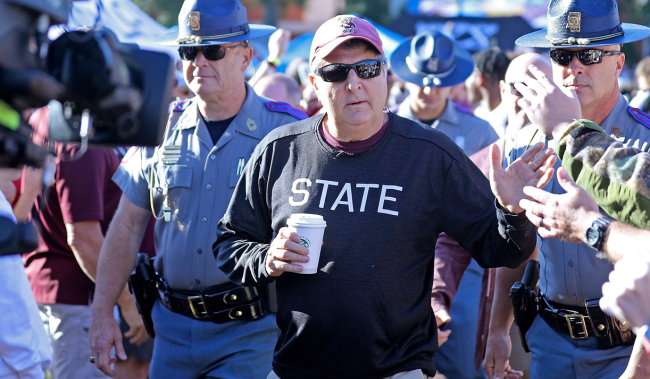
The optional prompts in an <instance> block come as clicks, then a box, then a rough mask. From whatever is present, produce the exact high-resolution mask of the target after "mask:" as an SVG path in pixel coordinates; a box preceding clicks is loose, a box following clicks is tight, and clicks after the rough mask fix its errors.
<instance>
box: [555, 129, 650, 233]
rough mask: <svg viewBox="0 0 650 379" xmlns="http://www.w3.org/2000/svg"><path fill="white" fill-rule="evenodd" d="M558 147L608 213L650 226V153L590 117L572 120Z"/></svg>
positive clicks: (565, 163)
mask: <svg viewBox="0 0 650 379" xmlns="http://www.w3.org/2000/svg"><path fill="white" fill-rule="evenodd" d="M557 151H558V157H560V159H561V160H562V166H563V167H564V168H565V169H566V170H567V172H568V173H569V175H570V176H571V177H572V178H573V179H574V180H575V181H576V183H577V184H578V185H579V186H580V187H582V188H584V189H585V190H586V191H587V193H589V195H591V196H592V197H593V198H594V199H595V200H596V202H597V203H598V205H599V206H600V207H602V208H603V209H604V210H605V212H607V214H609V215H610V216H612V217H614V218H615V219H617V220H619V221H622V222H625V223H628V224H633V225H636V226H640V227H650V218H648V217H647V214H648V212H649V211H650V181H649V180H648V178H647V175H646V173H647V172H648V170H649V169H650V154H648V153H646V152H643V151H641V150H639V149H636V148H634V147H628V146H625V145H623V144H622V143H620V142H618V141H616V140H615V139H613V138H611V137H609V136H608V135H606V134H605V133H604V132H603V130H602V129H601V128H600V127H599V126H598V125H596V124H594V123H593V122H591V121H588V120H577V121H574V122H573V123H572V124H570V125H569V127H568V129H567V130H566V132H565V133H563V134H562V135H561V136H560V137H559V141H558V148H557ZM612 194H617V195H616V196H612Z"/></svg>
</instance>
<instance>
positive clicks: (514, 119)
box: [499, 53, 553, 140]
mask: <svg viewBox="0 0 650 379" xmlns="http://www.w3.org/2000/svg"><path fill="white" fill-rule="evenodd" d="M531 64H533V65H535V66H537V68H539V69H540V70H542V72H544V74H546V75H547V76H548V77H549V78H552V77H553V71H552V69H551V59H550V58H549V57H548V56H544V55H541V54H537V53H526V54H522V55H520V56H518V57H516V58H515V59H513V60H512V61H511V62H510V65H509V66H508V70H507V71H506V75H505V80H502V81H501V82H500V83H499V89H500V91H501V101H502V103H503V104H504V106H505V107H506V110H507V112H508V125H507V127H506V134H507V135H508V137H509V138H510V139H511V140H514V139H515V138H516V136H517V133H519V131H520V130H521V128H523V127H524V125H526V124H528V123H529V121H528V117H527V116H526V113H525V112H524V111H523V110H522V109H521V108H520V107H519V105H517V100H519V99H520V98H521V94H520V93H519V92H518V91H517V90H516V89H515V87H514V86H513V84H514V83H515V82H522V81H523V80H524V74H528V75H529V76H533V75H532V74H531V73H530V71H528V66H530V65H531Z"/></svg>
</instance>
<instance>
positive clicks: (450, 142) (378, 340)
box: [0, 0, 650, 379]
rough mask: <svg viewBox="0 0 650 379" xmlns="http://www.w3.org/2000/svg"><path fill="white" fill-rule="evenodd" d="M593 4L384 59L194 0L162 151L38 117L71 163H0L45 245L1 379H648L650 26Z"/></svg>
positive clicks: (422, 37)
mask: <svg viewBox="0 0 650 379" xmlns="http://www.w3.org/2000/svg"><path fill="white" fill-rule="evenodd" d="M591 3H592V2H588V1H582V0H571V1H569V0H552V1H551V2H550V5H549V10H548V28H547V29H544V30H541V31H538V32H534V33H531V34H528V35H525V36H521V37H520V38H519V39H518V40H517V44H518V45H521V46H525V47H529V48H533V49H538V50H537V51H540V52H541V51H543V50H544V49H546V50H549V52H548V53H546V52H544V53H537V52H532V51H533V50H532V49H531V52H527V53H523V54H518V55H515V54H514V53H511V52H504V51H501V50H499V49H498V48H490V49H486V50H483V51H479V52H477V53H475V54H474V55H472V54H470V53H469V52H468V51H467V50H465V49H464V48H463V47H462V46H461V45H460V44H458V43H457V42H456V41H454V40H453V39H452V38H450V37H449V36H447V35H445V34H443V33H442V32H440V31H438V30H435V29H433V30H428V31H424V32H422V33H420V34H418V35H416V36H413V37H411V38H408V39H406V40H405V41H404V42H402V43H401V44H400V45H399V46H398V47H397V48H396V49H395V51H394V52H393V53H392V54H391V55H390V57H387V56H386V54H385V52H384V48H383V44H382V40H381V38H380V37H379V34H378V32H377V30H376V29H375V27H374V26H373V25H372V24H371V23H370V22H368V21H367V20H365V19H363V18H361V17H358V16H354V15H339V16H336V17H334V18H332V19H330V20H328V21H326V22H325V23H323V24H322V25H321V26H320V27H319V28H318V30H317V32H316V34H315V36H314V40H313V42H312V45H311V49H310V54H309V59H308V60H304V59H297V60H295V61H293V62H290V63H289V64H288V65H287V66H286V69H285V70H284V72H279V70H278V67H279V66H280V59H281V57H282V55H283V54H284V52H285V51H286V49H287V46H288V43H289V40H290V33H289V32H287V31H286V30H282V29H277V30H276V28H274V27H271V26H267V25H254V24H249V23H248V20H247V14H246V8H245V7H244V6H243V5H242V4H241V3H240V2H239V0H202V1H198V0H186V1H185V3H184V5H183V8H182V9H181V11H180V14H179V16H178V20H179V30H178V31H175V32H170V33H168V34H165V35H162V36H160V37H158V38H157V39H156V40H155V42H157V43H159V44H161V45H166V46H175V47H178V50H179V57H180V63H179V65H178V68H179V70H178V72H177V85H176V88H175V89H174V93H173V96H174V97H175V98H176V100H175V101H174V102H173V103H172V104H171V105H170V108H169V120H168V122H167V127H166V130H165V133H164V137H163V142H162V143H161V144H160V145H159V146H157V147H155V148H154V147H137V146H134V147H130V148H128V151H127V150H125V149H112V148H101V147H90V148H88V150H87V151H86V152H85V153H84V154H83V155H81V156H80V157H79V156H78V155H79V154H77V152H78V150H79V146H76V145H72V144H62V143H57V142H52V141H50V140H49V138H48V133H47V126H48V121H49V112H48V109H47V108H40V109H35V110H33V111H31V112H29V114H25V117H26V118H28V119H29V123H30V125H31V126H32V128H33V130H34V134H33V137H32V138H33V140H34V142H35V143H37V144H39V145H41V146H50V147H51V149H52V151H53V153H54V154H55V156H56V172H55V174H54V177H53V178H49V179H48V178H44V177H43V175H44V170H37V169H33V168H29V167H25V168H24V169H22V171H21V170H17V169H16V170H9V169H2V170H0V200H1V201H0V215H2V216H6V217H10V218H11V219H12V220H14V221H16V222H23V221H26V220H33V221H34V222H35V223H36V224H37V225H39V238H40V244H39V247H38V248H37V249H36V250H35V251H34V252H32V253H29V254H26V255H23V256H22V260H21V257H20V256H16V255H14V256H7V257H0V279H1V280H4V283H5V287H6V288H7V289H8V291H7V294H6V296H4V295H3V296H1V297H0V303H2V304H4V305H3V307H2V309H3V311H5V312H4V313H5V315H3V322H2V323H3V324H4V328H3V330H4V331H3V333H2V334H1V335H0V356H1V357H2V360H0V378H44V377H46V375H47V377H49V378H52V379H56V378H59V379H65V378H105V377H117V378H133V379H136V378H143V379H144V378H152V379H156V378H222V379H243V378H246V379H248V378H251V379H256V378H259V379H263V378H268V379H294V378H295V379H299V378H300V379H302V378H309V379H312V378H314V379H321V378H322V379H325V378H369V379H371V378H372V379H384V378H386V379H389V378H390V379H421V378H422V379H426V378H437V379H440V378H449V379H474V378H477V379H478V378H485V377H487V378H489V379H494V378H499V379H505V378H509V379H513V378H518V377H521V376H523V375H526V376H527V377H530V378H533V379H540V378H567V379H571V378H576V379H578V378H603V379H609V378H612V379H618V378H625V379H630V378H648V377H650V341H649V340H648V338H647V337H646V335H645V334H646V331H647V329H648V325H650V301H649V300H650V298H648V296H647V291H648V290H650V254H648V252H647V251H645V250H647V247H646V246H648V245H645V243H647V241H649V240H650V233H649V232H648V231H647V230H646V229H645V228H648V227H650V216H649V211H650V209H649V207H650V200H649V199H650V189H649V187H650V183H649V182H648V179H647V177H648V175H647V172H648V171H647V170H648V169H649V168H650V155H649V154H648V151H649V150H650V116H648V115H647V114H646V113H645V111H646V110H648V108H650V105H649V104H650V100H649V99H650V96H648V94H649V93H650V58H646V59H644V60H642V61H641V62H640V63H639V64H638V66H637V68H636V71H635V73H636V75H637V81H638V91H637V94H636V96H635V97H634V98H633V99H632V100H631V101H630V102H628V99H627V98H626V97H624V96H623V95H622V94H621V89H620V88H619V82H618V77H619V75H620V73H621V72H622V70H623V69H624V67H625V63H626V62H625V54H623V53H622V52H621V46H622V45H623V44H625V43H630V42H634V41H639V40H643V39H645V38H649V37H650V28H648V27H645V26H640V25H634V24H627V23H621V22H620V20H619V14H618V9H617V6H616V2H615V1H614V0H599V1H598V3H599V6H598V7H594V6H592V4H591ZM263 36H270V37H269V56H268V57H266V59H265V60H263V61H262V63H261V64H260V65H259V67H257V70H256V73H255V75H254V76H253V77H252V78H246V77H245V73H246V71H247V68H248V67H249V65H250V64H251V61H252V59H253V54H254V52H253V49H252V47H251V46H250V45H249V41H250V40H252V39H255V38H260V37H263ZM45 175H47V173H46V174H45ZM19 176H20V177H19ZM50 181H51V182H52V185H51V186H49V187H48V188H44V186H43V183H44V182H50ZM304 213H306V214H316V215H319V216H322V217H323V219H324V220H325V221H326V223H327V226H326V228H325V232H324V237H323V244H322V247H321V251H320V258H319V261H318V262H319V263H318V271H317V272H316V273H315V274H306V273H302V272H303V266H302V265H301V264H300V263H301V262H303V263H306V262H309V261H310V260H311V259H314V258H313V257H312V256H311V255H310V246H309V245H308V244H305V243H304V241H302V240H301V236H300V235H299V234H298V233H296V232H295V231H292V230H291V229H289V228H288V227H287V219H289V217H290V216H291V215H292V214H304ZM311 248H312V249H313V247H311ZM138 253H145V254H146V255H147V256H148V258H147V259H146V260H145V262H147V263H150V265H151V268H152V271H151V272H152V273H153V272H154V271H155V275H154V274H152V276H154V278H152V279H153V280H154V281H155V286H156V289H155V290H154V292H153V296H154V297H155V302H154V303H153V308H152V309H150V312H149V311H148V310H147V309H146V307H144V306H143V304H136V299H135V297H134V292H136V291H135V290H133V288H132V289H131V290H130V287H129V283H128V281H129V277H130V276H131V275H132V271H133V270H134V267H135V265H136V255H137V254H138ZM537 262H538V263H537ZM23 266H24V267H23ZM530 268H536V270H537V271H538V273H539V281H538V282H537V281H535V282H534V283H532V284H525V283H524V282H525V280H523V278H524V276H525V275H526V276H528V274H529V272H532V270H530ZM522 283H524V284H523V285H524V286H527V285H530V286H531V288H529V289H528V288H527V287H526V288H527V289H526V290H527V291H528V292H527V293H528V294H530V297H529V299H530V302H528V303H524V305H522V303H519V302H517V301H516V300H515V296H514V295H511V293H512V292H511V288H512V289H513V290H514V288H515V287H517V286H519V287H517V288H521V284H522ZM511 297H512V298H511ZM515 322H516V324H517V325H515V326H513V323H515ZM5 331H10V332H5ZM154 335H155V338H154ZM520 344H521V346H519V345H520ZM524 351H525V352H530V353H531V354H530V356H529V357H528V359H526V358H524V359H522V358H521V357H522V356H524V357H525V356H526V354H525V353H524Z"/></svg>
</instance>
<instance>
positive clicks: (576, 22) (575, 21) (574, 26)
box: [566, 12, 582, 33]
mask: <svg viewBox="0 0 650 379" xmlns="http://www.w3.org/2000/svg"><path fill="white" fill-rule="evenodd" d="M581 17H582V16H581V15H580V12H569V16H568V17H567V24H566V28H568V29H570V30H571V33H579V32H580V18H581Z"/></svg>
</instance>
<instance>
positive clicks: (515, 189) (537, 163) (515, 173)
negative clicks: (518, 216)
mask: <svg viewBox="0 0 650 379" xmlns="http://www.w3.org/2000/svg"><path fill="white" fill-rule="evenodd" d="M542 149H544V143H542V142H540V143H537V144H535V145H533V146H531V147H530V149H528V151H526V152H525V153H524V154H523V155H522V156H521V157H520V158H518V159H517V160H516V161H514V162H512V164H511V165H510V166H508V167H507V168H506V169H505V170H504V169H503V168H502V167H501V162H502V158H501V152H500V150H499V147H498V146H497V145H496V144H492V145H491V146H490V175H489V179H490V187H491V188H492V193H494V196H496V198H497V200H498V201H499V204H501V206H502V207H504V208H506V209H507V210H508V211H509V212H510V213H521V212H523V211H524V209H523V208H522V207H521V206H520V205H519V202H520V201H521V200H522V199H526V198H527V196H526V194H524V191H523V190H524V187H526V186H534V187H537V188H542V187H544V186H545V185H546V184H548V182H549V181H550V180H551V178H552V177H553V172H554V171H555V170H554V169H553V165H554V164H555V161H556V159H557V157H556V156H555V155H553V150H551V149H546V150H544V151H542Z"/></svg>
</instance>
